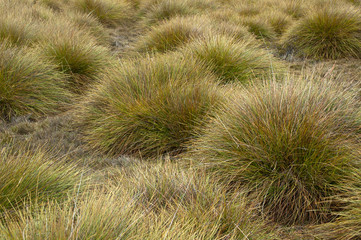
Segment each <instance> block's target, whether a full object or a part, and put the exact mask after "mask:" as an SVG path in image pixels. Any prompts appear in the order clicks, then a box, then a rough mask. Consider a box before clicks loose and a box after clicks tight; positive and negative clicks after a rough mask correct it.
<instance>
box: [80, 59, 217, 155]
mask: <svg viewBox="0 0 361 240" xmlns="http://www.w3.org/2000/svg"><path fill="white" fill-rule="evenodd" d="M216 88H217V85H216V83H215V82H214V77H212V76H211V75H210V74H208V73H207V70H206V69H203V68H202V66H201V65H200V64H197V63H196V62H194V61H192V60H191V59H184V58H182V57H181V56H180V55H174V54H173V55H165V56H156V57H154V58H150V57H146V58H145V59H135V60H134V61H130V62H127V63H124V64H122V65H121V66H119V67H115V68H113V69H112V70H111V71H109V72H108V73H107V74H105V75H104V77H103V79H102V82H101V83H100V84H99V86H98V87H97V88H96V89H94V91H92V92H91V93H90V94H89V95H88V96H87V99H86V101H85V102H84V103H82V106H80V112H79V114H78V116H79V118H80V119H79V120H80V123H81V124H83V125H84V132H85V134H86V137H85V139H86V141H87V142H88V144H89V146H90V147H92V148H94V149H98V150H101V151H103V152H109V153H111V154H115V155H120V154H128V155H141V156H143V157H154V156H157V155H158V154H163V153H171V154H176V153H179V152H180V151H183V150H184V146H183V144H184V143H185V142H187V141H189V140H190V139H191V138H192V137H193V136H192V132H193V128H194V127H195V126H196V125H198V121H199V120H201V119H202V118H203V117H204V116H205V115H206V114H207V112H208V111H209V110H210V109H212V108H213V107H215V105H216V104H217V103H218V102H219V101H220V96H219V94H218V90H217V89H216Z"/></svg>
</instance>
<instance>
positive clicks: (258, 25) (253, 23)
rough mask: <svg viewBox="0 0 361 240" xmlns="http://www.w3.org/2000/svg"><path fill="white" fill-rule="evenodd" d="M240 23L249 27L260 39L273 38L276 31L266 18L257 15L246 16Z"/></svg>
mask: <svg viewBox="0 0 361 240" xmlns="http://www.w3.org/2000/svg"><path fill="white" fill-rule="evenodd" d="M240 23H241V24H243V25H244V26H246V27H247V29H248V31H249V32H251V33H253V34H254V35H255V36H256V38H258V39H265V40H273V39H275V37H276V33H275V31H274V29H273V28H272V26H271V25H270V24H269V23H268V22H267V21H266V19H263V18H260V17H259V16H255V17H245V18H241V19H240Z"/></svg>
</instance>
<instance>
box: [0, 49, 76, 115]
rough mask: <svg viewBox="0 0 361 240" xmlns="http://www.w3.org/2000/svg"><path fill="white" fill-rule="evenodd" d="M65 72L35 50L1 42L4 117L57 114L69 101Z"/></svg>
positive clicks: (0, 101) (0, 94)
mask: <svg viewBox="0 0 361 240" xmlns="http://www.w3.org/2000/svg"><path fill="white" fill-rule="evenodd" d="M65 84H66V83H65V75H63V74H61V73H60V72H58V71H57V70H56V68H55V66H54V65H51V64H49V63H46V62H44V61H43V59H41V58H40V57H39V55H38V54H36V53H35V52H34V51H32V50H31V49H28V48H17V47H14V46H12V45H11V44H9V43H6V42H4V43H2V44H0V119H5V120H11V119H12V118H13V117H16V116H21V115H28V114H30V115H32V117H33V118H37V117H40V116H43V115H44V114H54V113H56V112H59V110H61V108H62V107H64V106H65V105H66V104H67V103H69V101H70V98H71V94H70V93H69V92H68V91H67V90H66V89H65V86H66V85H65Z"/></svg>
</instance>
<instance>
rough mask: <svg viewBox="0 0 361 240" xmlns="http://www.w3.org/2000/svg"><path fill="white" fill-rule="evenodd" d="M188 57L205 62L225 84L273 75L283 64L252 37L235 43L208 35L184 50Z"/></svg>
mask: <svg viewBox="0 0 361 240" xmlns="http://www.w3.org/2000/svg"><path fill="white" fill-rule="evenodd" d="M184 51H185V52H186V55H187V56H190V57H194V58H196V59H197V60H198V61H200V62H204V64H206V65H207V66H208V67H209V68H210V69H211V71H212V72H213V73H214V74H216V76H217V77H218V78H219V79H220V80H221V81H222V82H224V83H227V82H241V83H246V82H248V81H250V80H252V79H257V78H264V77H267V76H270V75H271V73H272V71H276V72H277V71H278V70H279V68H281V66H282V64H280V62H279V61H278V60H276V59H275V58H274V57H273V56H272V55H271V54H270V53H268V52H267V51H266V50H264V49H262V48H259V47H258V45H257V42H254V41H253V40H252V38H250V39H246V40H236V39H235V38H232V37H228V36H221V35H215V36H209V37H207V38H205V39H200V40H198V41H194V42H193V43H191V44H190V45H187V46H186V47H184Z"/></svg>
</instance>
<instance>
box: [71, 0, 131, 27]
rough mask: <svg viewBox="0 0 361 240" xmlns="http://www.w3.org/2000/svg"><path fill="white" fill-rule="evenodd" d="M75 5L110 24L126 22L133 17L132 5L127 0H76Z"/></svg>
mask: <svg viewBox="0 0 361 240" xmlns="http://www.w3.org/2000/svg"><path fill="white" fill-rule="evenodd" d="M74 5H75V6H76V7H77V8H78V9H79V10H80V11H83V12H84V13H86V14H89V15H91V16H93V17H95V18H97V19H98V20H99V21H100V22H102V23H103V24H106V25H109V26H116V25H118V24H125V23H126V22H128V21H129V20H130V19H131V18H132V11H133V10H132V7H131V5H130V4H129V3H128V2H127V1H125V0H75V1H74Z"/></svg>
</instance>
